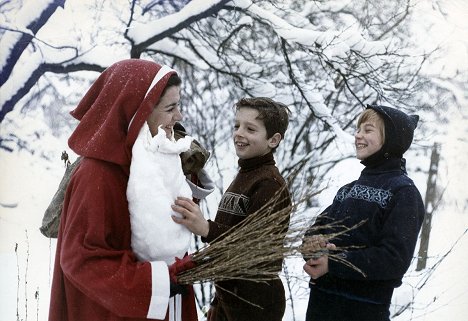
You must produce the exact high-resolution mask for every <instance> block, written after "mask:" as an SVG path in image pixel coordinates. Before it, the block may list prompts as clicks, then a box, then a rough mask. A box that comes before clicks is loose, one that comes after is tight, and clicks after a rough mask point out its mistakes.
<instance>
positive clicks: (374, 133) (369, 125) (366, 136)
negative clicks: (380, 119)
mask: <svg viewBox="0 0 468 321" xmlns="http://www.w3.org/2000/svg"><path fill="white" fill-rule="evenodd" d="M354 144H355V147H356V158H357V159H359V160H364V159H366V158H367V157H369V156H371V155H372V154H374V153H375V152H377V151H379V150H380V149H381V148H382V146H383V139H382V134H381V131H380V128H379V127H378V125H377V124H376V123H375V122H373V121H366V122H363V123H361V124H360V125H359V127H358V129H357V131H356V133H355V134H354Z"/></svg>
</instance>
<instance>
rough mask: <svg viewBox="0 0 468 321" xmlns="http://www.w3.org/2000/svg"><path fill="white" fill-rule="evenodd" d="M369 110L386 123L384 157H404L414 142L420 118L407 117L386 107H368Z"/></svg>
mask: <svg viewBox="0 0 468 321" xmlns="http://www.w3.org/2000/svg"><path fill="white" fill-rule="evenodd" d="M367 109H373V110H374V111H376V112H377V113H378V114H379V115H380V116H382V118H383V121H384V123H385V142H384V145H383V146H382V150H381V151H382V152H383V155H384V157H385V158H394V157H396V158H401V157H403V154H404V153H405V152H406V151H407V150H408V148H409V147H410V145H411V143H412V141H413V133H414V130H415V129H416V126H417V124H418V120H419V116H418V115H407V114H405V113H404V112H402V111H400V110H398V109H395V108H391V107H386V106H378V105H367Z"/></svg>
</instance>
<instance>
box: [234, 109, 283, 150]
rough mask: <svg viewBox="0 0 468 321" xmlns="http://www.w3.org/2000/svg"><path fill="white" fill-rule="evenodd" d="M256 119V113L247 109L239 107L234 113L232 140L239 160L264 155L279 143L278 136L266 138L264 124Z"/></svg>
mask: <svg viewBox="0 0 468 321" xmlns="http://www.w3.org/2000/svg"><path fill="white" fill-rule="evenodd" d="M257 117H258V111H257V110H255V109H253V108H249V107H241V108H239V109H238V110H237V112H236V120H235V125H234V132H233V139H234V147H235V148H236V155H237V156H238V157H239V158H240V159H249V158H253V157H257V156H262V155H265V154H267V153H269V152H270V151H271V150H272V148H274V147H276V146H277V145H278V143H279V140H278V137H277V136H278V135H279V134H278V135H273V137H271V138H267V131H266V128H265V124H264V123H263V121H262V120H260V119H258V118H257Z"/></svg>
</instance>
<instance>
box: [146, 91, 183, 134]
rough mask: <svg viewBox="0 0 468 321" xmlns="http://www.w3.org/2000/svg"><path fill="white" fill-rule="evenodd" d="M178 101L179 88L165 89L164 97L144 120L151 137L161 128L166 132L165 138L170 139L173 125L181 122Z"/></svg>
mask: <svg viewBox="0 0 468 321" xmlns="http://www.w3.org/2000/svg"><path fill="white" fill-rule="evenodd" d="M179 101H180V87H179V86H171V87H169V88H167V90H166V92H165V93H164V96H162V97H161V99H160V100H159V103H158V104H157V105H156V106H154V109H153V111H152V112H151V114H150V115H149V117H148V119H147V120H146V122H147V123H148V127H149V129H150V132H151V135H153V136H154V135H156V134H157V133H158V127H159V126H161V128H162V129H163V130H164V131H165V132H166V137H167V138H171V137H172V130H173V128H174V125H175V123H176V122H178V121H181V120H182V114H181V113H180V109H179Z"/></svg>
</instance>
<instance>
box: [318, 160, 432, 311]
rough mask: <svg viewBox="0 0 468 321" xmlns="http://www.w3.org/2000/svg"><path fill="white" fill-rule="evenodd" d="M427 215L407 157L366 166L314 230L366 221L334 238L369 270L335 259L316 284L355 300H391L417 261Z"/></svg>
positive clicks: (349, 256) (347, 254)
mask: <svg viewBox="0 0 468 321" xmlns="http://www.w3.org/2000/svg"><path fill="white" fill-rule="evenodd" d="M424 213H425V211H424V205H423V202H422V199H421V195H420V193H419V191H418V189H417V188H416V186H415V185H414V183H413V181H412V180H411V179H410V178H409V177H408V176H407V175H406V169H405V161H404V159H400V158H392V159H389V160H386V161H385V162H384V163H381V164H380V165H378V166H372V167H371V166H368V167H366V168H365V169H364V170H363V171H362V172H361V176H360V177H359V179H358V180H356V181H354V182H352V183H350V184H347V185H345V186H343V187H341V188H340V189H339V190H338V193H337V194H336V196H335V199H334V200H333V203H332V205H331V206H329V207H328V208H327V209H326V210H325V211H324V212H323V213H322V214H320V216H319V217H318V218H317V220H316V222H315V224H314V226H315V227H314V230H313V234H329V233H333V232H337V231H340V230H342V229H343V227H338V226H335V227H331V228H330V227H327V228H323V229H318V230H316V229H317V228H318V227H319V226H321V225H324V224H327V223H330V222H335V223H336V222H338V221H341V220H342V222H343V223H344V225H345V226H347V227H352V226H355V225H356V224H358V223H359V222H362V221H365V223H364V224H363V225H361V226H359V227H358V228H355V229H351V230H350V231H348V232H347V233H346V234H344V235H339V236H337V237H336V238H334V239H331V240H330V242H331V243H334V244H335V245H336V246H337V247H338V248H341V251H340V255H342V256H343V258H344V259H345V260H346V261H348V262H350V263H351V264H353V265H355V266H356V267H358V268H359V269H360V270H361V271H362V272H363V273H359V272H357V271H356V270H355V269H353V268H351V267H349V266H346V265H344V264H342V263H339V262H337V261H334V260H332V259H330V260H329V272H328V273H327V274H325V275H324V276H322V277H320V278H319V279H317V280H315V284H316V285H315V286H317V287H318V289H320V290H323V291H327V292H331V293H336V294H340V295H343V296H346V297H348V298H351V299H356V300H360V301H366V302H370V303H382V304H389V303H390V302H391V297H392V294H393V289H394V288H396V287H398V286H400V285H401V280H402V278H403V275H404V274H405V272H406V271H407V269H408V267H409V265H410V263H411V260H412V257H413V253H414V248H415V245H416V242H417V238H418V234H419V230H420V228H421V224H422V221H423V218H424ZM311 231H312V230H311ZM311 231H309V232H311ZM309 234H310V233H309ZM363 274H364V275H363ZM311 286H314V285H311Z"/></svg>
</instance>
